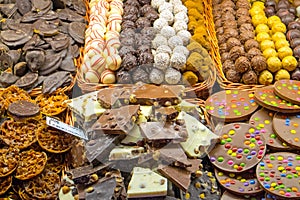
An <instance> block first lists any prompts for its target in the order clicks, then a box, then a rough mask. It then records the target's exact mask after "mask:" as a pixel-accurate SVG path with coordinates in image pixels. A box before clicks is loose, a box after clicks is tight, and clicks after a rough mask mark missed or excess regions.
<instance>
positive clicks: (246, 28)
mask: <svg viewBox="0 0 300 200" xmlns="http://www.w3.org/2000/svg"><path fill="white" fill-rule="evenodd" d="M239 31H240V32H245V31H254V27H253V25H252V24H251V23H246V24H242V25H241V26H240V28H239Z"/></svg>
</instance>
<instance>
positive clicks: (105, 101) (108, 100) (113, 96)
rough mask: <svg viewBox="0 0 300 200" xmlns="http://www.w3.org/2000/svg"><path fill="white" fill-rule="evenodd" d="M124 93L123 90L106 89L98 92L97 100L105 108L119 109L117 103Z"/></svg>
mask: <svg viewBox="0 0 300 200" xmlns="http://www.w3.org/2000/svg"><path fill="white" fill-rule="evenodd" d="M124 92H125V90H124V89H122V88H104V89H101V90H99V91H98V94H97V100H98V101H99V103H100V104H101V106H102V107H103V108H112V107H118V106H119V104H118V103H117V102H118V100H119V98H120V96H121V95H122V93H124Z"/></svg>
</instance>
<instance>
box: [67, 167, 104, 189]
mask: <svg viewBox="0 0 300 200" xmlns="http://www.w3.org/2000/svg"><path fill="white" fill-rule="evenodd" d="M107 168H108V165H107V164H104V165H99V166H96V167H93V165H85V166H82V167H76V168H74V169H70V170H69V171H68V172H67V173H70V174H71V176H72V180H73V181H74V182H75V183H76V184H83V183H87V182H88V181H89V179H90V176H91V175H92V174H97V175H99V176H100V175H102V174H103V172H104V171H105V170H106V169H107Z"/></svg>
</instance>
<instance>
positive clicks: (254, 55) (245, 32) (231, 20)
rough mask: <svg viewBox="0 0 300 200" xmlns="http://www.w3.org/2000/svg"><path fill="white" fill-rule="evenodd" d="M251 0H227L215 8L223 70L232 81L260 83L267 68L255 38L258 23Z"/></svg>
mask: <svg viewBox="0 0 300 200" xmlns="http://www.w3.org/2000/svg"><path fill="white" fill-rule="evenodd" d="M249 9H250V3H249V2H248V1H247V0H238V1H237V2H236V3H234V2H233V1H231V0H223V1H221V2H220V3H219V4H217V3H216V4H215V6H214V8H213V14H214V20H215V28H216V32H217V37H218V43H219V47H220V54H221V61H222V64H223V66H222V67H223V72H224V73H225V75H226V78H227V79H228V80H229V81H232V82H237V83H239V82H243V83H245V84H257V82H258V77H257V73H259V72H260V71H262V70H264V69H265V68H266V60H265V58H264V57H263V56H262V53H261V51H260V49H259V44H258V43H257V42H256V41H255V40H254V37H255V34H254V27H253V25H252V24H251V17H250V15H249Z"/></svg>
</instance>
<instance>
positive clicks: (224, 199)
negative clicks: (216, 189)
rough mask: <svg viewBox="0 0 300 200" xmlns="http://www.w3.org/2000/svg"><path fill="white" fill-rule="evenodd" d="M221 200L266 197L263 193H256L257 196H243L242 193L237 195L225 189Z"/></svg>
mask: <svg viewBox="0 0 300 200" xmlns="http://www.w3.org/2000/svg"><path fill="white" fill-rule="evenodd" d="M221 200H266V199H265V198H264V195H263V194H259V195H255V197H254V196H249V195H244V196H241V195H235V194H232V193H230V192H228V191H225V192H224V193H223V194H222V196H221Z"/></svg>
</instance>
